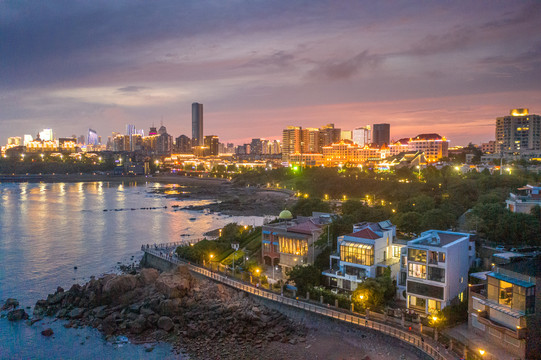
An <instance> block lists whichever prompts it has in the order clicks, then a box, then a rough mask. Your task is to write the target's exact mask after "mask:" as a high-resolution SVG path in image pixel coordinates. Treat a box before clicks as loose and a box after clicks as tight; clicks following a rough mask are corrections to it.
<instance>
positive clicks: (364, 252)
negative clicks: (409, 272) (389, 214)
mask: <svg viewBox="0 0 541 360" xmlns="http://www.w3.org/2000/svg"><path fill="white" fill-rule="evenodd" d="M403 246H404V244H399V243H398V242H397V240H396V226H395V225H393V224H392V223H391V222H390V221H389V220H387V221H382V222H379V223H370V222H362V223H359V224H355V225H354V226H353V232H352V233H351V234H348V235H343V236H339V237H338V242H337V247H338V251H337V252H336V253H334V254H332V255H331V256H330V269H329V270H326V271H324V272H323V275H325V276H326V277H327V278H328V284H329V285H330V286H331V287H333V288H338V289H342V290H348V291H353V290H355V289H356V288H357V285H358V284H359V283H361V282H363V281H364V279H366V278H370V277H371V278H375V277H376V276H378V275H381V274H383V272H384V270H385V269H386V268H388V267H390V268H391V274H392V275H391V276H392V277H395V276H396V274H397V272H398V268H399V261H400V248H401V247H403Z"/></svg>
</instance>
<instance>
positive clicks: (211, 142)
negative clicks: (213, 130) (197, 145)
mask: <svg viewBox="0 0 541 360" xmlns="http://www.w3.org/2000/svg"><path fill="white" fill-rule="evenodd" d="M219 144H220V139H219V138H218V136H216V135H207V136H205V147H206V148H208V149H209V155H210V156H216V155H218V151H219Z"/></svg>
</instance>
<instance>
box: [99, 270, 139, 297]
mask: <svg viewBox="0 0 541 360" xmlns="http://www.w3.org/2000/svg"><path fill="white" fill-rule="evenodd" d="M136 287H137V278H136V277H135V276H134V275H120V276H115V277H113V278H111V279H109V281H107V282H106V283H105V285H103V291H104V292H105V293H108V294H110V295H120V294H123V293H126V292H128V291H131V290H133V289H135V288H136Z"/></svg>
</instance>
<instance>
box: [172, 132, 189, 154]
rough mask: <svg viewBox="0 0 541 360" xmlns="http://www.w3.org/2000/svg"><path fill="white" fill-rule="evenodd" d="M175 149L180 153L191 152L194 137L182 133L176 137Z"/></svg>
mask: <svg viewBox="0 0 541 360" xmlns="http://www.w3.org/2000/svg"><path fill="white" fill-rule="evenodd" d="M175 149H176V151H178V152H179V153H180V154H191V153H192V139H190V138H189V137H187V136H186V135H180V136H179V137H178V138H176V139H175Z"/></svg>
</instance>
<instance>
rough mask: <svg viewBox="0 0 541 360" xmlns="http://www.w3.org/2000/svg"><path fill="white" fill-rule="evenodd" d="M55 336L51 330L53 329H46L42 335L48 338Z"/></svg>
mask: <svg viewBox="0 0 541 360" xmlns="http://www.w3.org/2000/svg"><path fill="white" fill-rule="evenodd" d="M53 334H54V331H53V329H51V328H47V329H45V330H43V331H42V332H41V335H43V336H47V337H49V336H53Z"/></svg>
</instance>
